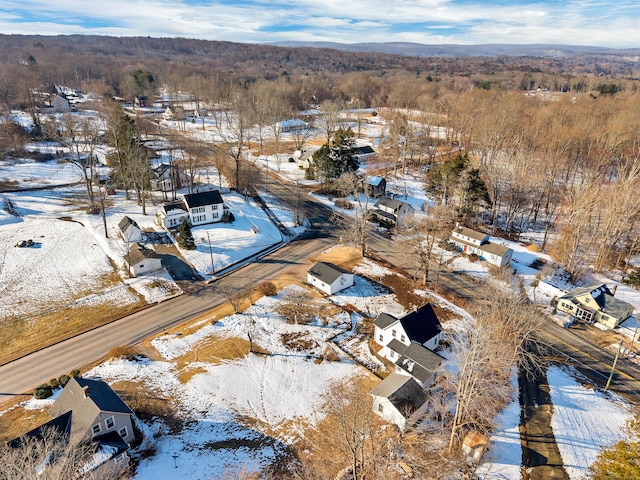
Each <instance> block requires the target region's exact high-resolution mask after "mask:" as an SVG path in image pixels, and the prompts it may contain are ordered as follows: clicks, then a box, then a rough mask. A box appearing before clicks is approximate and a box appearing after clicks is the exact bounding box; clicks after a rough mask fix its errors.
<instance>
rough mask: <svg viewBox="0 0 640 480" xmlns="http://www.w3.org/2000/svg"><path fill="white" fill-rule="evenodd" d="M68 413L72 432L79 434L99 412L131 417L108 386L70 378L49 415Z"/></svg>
mask: <svg viewBox="0 0 640 480" xmlns="http://www.w3.org/2000/svg"><path fill="white" fill-rule="evenodd" d="M85 387H86V388H87V390H86V392H85ZM70 411H71V412H73V416H72V431H73V432H81V433H84V432H87V431H89V428H91V425H92V423H93V421H94V420H95V418H96V417H97V416H98V414H99V413H100V412H113V413H125V414H128V415H133V412H132V411H131V409H130V408H129V407H128V406H127V404H126V403H124V401H123V400H122V399H121V398H120V397H119V396H118V394H117V393H116V392H114V391H113V390H112V389H111V387H110V386H109V385H108V384H106V383H105V382H102V381H99V380H89V379H87V378H71V379H70V380H69V383H67V385H66V386H65V387H64V389H63V391H62V393H60V395H59V396H58V398H57V399H56V401H55V402H54V403H53V406H52V407H51V409H50V410H49V413H50V414H51V415H52V416H58V415H62V414H63V413H66V412H70Z"/></svg>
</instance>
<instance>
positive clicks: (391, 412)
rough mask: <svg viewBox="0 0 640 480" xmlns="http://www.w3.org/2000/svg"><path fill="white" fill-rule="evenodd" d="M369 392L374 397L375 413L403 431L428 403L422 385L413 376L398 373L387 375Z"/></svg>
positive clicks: (373, 406)
mask: <svg viewBox="0 0 640 480" xmlns="http://www.w3.org/2000/svg"><path fill="white" fill-rule="evenodd" d="M369 394H370V395H371V396H372V397H373V405H372V408H373V411H374V413H376V414H377V415H379V416H380V417H382V418H383V419H384V420H386V421H387V422H389V423H391V424H393V425H396V426H397V427H398V428H399V429H400V431H401V432H402V431H404V430H405V429H406V427H407V424H408V423H410V418H411V417H412V415H414V414H416V413H417V412H419V411H420V407H422V406H423V405H425V403H426V396H425V393H424V391H423V389H422V387H421V386H420V385H419V384H418V383H417V382H416V381H415V380H414V379H413V378H412V377H409V376H406V375H398V374H397V373H392V374H391V375H389V376H387V377H386V378H385V379H384V380H383V381H382V382H380V383H379V384H378V385H376V386H375V387H373V388H372V389H371V390H370V391H369Z"/></svg>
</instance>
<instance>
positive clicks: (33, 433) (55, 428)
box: [7, 412, 71, 448]
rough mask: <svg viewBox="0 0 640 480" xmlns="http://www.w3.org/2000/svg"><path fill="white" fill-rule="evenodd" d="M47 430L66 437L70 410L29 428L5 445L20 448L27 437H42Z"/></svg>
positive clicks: (69, 424)
mask: <svg viewBox="0 0 640 480" xmlns="http://www.w3.org/2000/svg"><path fill="white" fill-rule="evenodd" d="M47 431H50V432H51V434H53V435H55V436H56V437H59V438H66V439H68V438H69V435H70V434H71V412H66V413H63V414H62V415H60V416H59V417H56V418H54V419H53V420H49V421H48V422H47V423H44V424H42V425H40V426H39V427H36V428H34V429H33V430H29V431H28V432H27V433H25V434H23V435H20V436H19V437H18V438H14V439H13V440H11V441H10V442H8V443H7V445H8V446H9V447H11V448H20V447H21V446H22V445H23V444H24V443H25V442H26V441H28V440H29V439H36V440H40V439H42V438H43V436H44V435H45V434H47V433H46V432H47Z"/></svg>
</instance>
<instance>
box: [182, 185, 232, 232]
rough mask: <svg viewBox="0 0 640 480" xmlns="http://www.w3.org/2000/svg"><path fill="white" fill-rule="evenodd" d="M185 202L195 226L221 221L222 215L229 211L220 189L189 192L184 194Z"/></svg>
mask: <svg viewBox="0 0 640 480" xmlns="http://www.w3.org/2000/svg"><path fill="white" fill-rule="evenodd" d="M184 204H185V206H186V207H187V212H188V213H189V220H190V221H191V225H194V226H195V225H204V224H206V223H217V222H221V221H222V216H223V215H224V214H225V213H228V212H229V208H228V207H227V206H226V205H225V204H224V200H222V195H220V191H219V190H211V191H208V192H199V193H189V194H187V195H185V196H184Z"/></svg>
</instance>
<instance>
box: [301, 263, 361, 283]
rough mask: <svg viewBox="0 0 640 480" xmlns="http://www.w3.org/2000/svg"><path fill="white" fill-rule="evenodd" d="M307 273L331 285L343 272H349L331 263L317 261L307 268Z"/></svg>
mask: <svg viewBox="0 0 640 480" xmlns="http://www.w3.org/2000/svg"><path fill="white" fill-rule="evenodd" d="M308 273H309V274H311V275H313V276H314V277H316V278H317V279H318V280H322V281H323V282H324V283H326V284H328V285H331V284H333V282H335V281H336V280H338V279H339V278H340V277H341V276H342V275H344V274H345V273H351V272H347V271H346V270H344V269H342V268H340V267H338V266H337V265H334V264H333V263H329V262H318V263H316V264H315V265H314V266H313V267H311V268H310V269H309V271H308Z"/></svg>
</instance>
